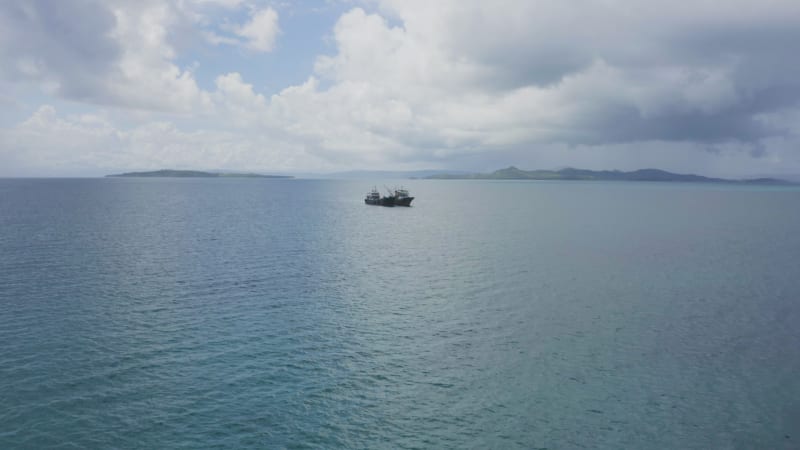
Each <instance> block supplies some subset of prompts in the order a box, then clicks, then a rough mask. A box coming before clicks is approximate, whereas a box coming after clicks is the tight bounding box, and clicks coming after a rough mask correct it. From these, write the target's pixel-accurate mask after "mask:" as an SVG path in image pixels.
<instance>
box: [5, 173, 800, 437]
mask: <svg viewBox="0 0 800 450" xmlns="http://www.w3.org/2000/svg"><path fill="white" fill-rule="evenodd" d="M402 182H403V183H404V184H405V186H406V187H407V188H409V189H410V190H411V193H412V195H416V196H417V199H416V200H415V201H414V206H413V207H412V208H382V207H374V206H367V205H364V203H363V195H364V194H365V193H366V191H368V190H369V189H370V188H371V187H372V186H373V185H378V186H381V185H382V184H384V183H386V184H394V182H387V181H385V180H376V181H375V182H371V181H369V182H363V181H359V182H354V181H324V180H260V179H65V180H58V179H40V180H24V179H18V180H8V179H7V180H0V448H3V449H6V448H50V447H54V448H55V447H57V448H109V447H122V448H205V447H230V448H240V447H259V448H283V447H286V448H481V449H483V448H548V449H562V448H565V449H570V448H609V449H621V448H654V449H656V448H658V449H668V448H669V449H690V448H691V449H710V448H741V449H781V448H785V449H796V448H800V189H798V188H768V187H738V186H732V185H731V186H724V185H693V184H659V183H652V184H648V183H625V182H621V183H600V182H596V183H582V182H491V181H434V180H430V181H428V180H405V181H402Z"/></svg>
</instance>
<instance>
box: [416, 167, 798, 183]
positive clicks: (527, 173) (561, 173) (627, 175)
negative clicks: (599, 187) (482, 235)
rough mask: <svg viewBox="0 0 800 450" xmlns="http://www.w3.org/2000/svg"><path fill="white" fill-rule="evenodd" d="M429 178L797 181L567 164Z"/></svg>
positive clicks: (702, 181)
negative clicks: (549, 168)
mask: <svg viewBox="0 0 800 450" xmlns="http://www.w3.org/2000/svg"><path fill="white" fill-rule="evenodd" d="M425 179H428V180H539V181H548V180H561V181H661V182H681V183H735V184H757V185H795V184H796V183H792V182H791V181H786V180H779V179H777V178H752V179H743V180H731V179H724V178H710V177H704V176H701V175H694V174H677V173H672V172H667V171H665V170H659V169H639V170H634V171H631V172H623V171H619V170H586V169H573V168H567V169H562V170H522V169H518V168H516V167H514V166H511V167H508V168H506V169H500V170H496V171H494V172H492V173H471V174H437V175H431V176H428V177H425Z"/></svg>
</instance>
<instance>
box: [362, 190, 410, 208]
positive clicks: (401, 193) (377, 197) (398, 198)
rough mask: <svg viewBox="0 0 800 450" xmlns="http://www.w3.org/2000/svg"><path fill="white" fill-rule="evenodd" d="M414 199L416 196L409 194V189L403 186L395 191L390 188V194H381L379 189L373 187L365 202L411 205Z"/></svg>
mask: <svg viewBox="0 0 800 450" xmlns="http://www.w3.org/2000/svg"><path fill="white" fill-rule="evenodd" d="M412 200H414V197H411V196H409V195H408V191H407V190H405V189H403V188H400V189H395V190H394V192H392V191H391V190H389V195H388V196H381V194H380V192H378V190H377V189H375V188H372V191H371V192H370V193H369V194H367V197H366V198H364V203H366V204H368V205H377V206H411V201H412Z"/></svg>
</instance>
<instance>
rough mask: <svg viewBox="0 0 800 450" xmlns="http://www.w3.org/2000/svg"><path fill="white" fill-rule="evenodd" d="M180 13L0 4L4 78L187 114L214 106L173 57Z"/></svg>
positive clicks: (94, 5) (145, 5) (136, 7)
mask: <svg viewBox="0 0 800 450" xmlns="http://www.w3.org/2000/svg"><path fill="white" fill-rule="evenodd" d="M177 20H178V15H177V14H176V10H175V8H174V7H173V6H171V5H169V4H165V3H161V2H155V1H143V2H135V3H131V2H123V1H108V2H99V1H93V0H74V1H69V2H67V1H59V2H51V1H45V0H34V1H30V2H28V1H24V2H23V1H9V2H2V4H0V60H1V61H2V62H3V64H0V76H2V77H3V78H5V79H6V80H10V81H14V82H23V83H28V84H30V83H34V84H36V85H38V86H39V88H40V89H41V90H42V91H43V92H44V93H46V94H52V95H56V96H58V97H61V98H66V99H70V100H77V101H81V102H86V103H93V104H99V105H109V106H118V107H123V108H139V109H151V110H162V111H176V112H187V111H196V110H198V109H203V108H205V107H207V106H208V99H207V98H205V96H204V94H203V92H202V91H201V90H200V89H199V88H198V86H197V83H196V82H195V80H194V77H193V76H192V73H191V72H190V71H189V70H185V69H181V68H179V67H178V66H176V65H175V64H174V63H173V62H172V60H173V59H174V57H175V52H174V50H173V49H172V47H171V46H170V44H169V42H168V36H169V29H170V27H173V26H174V25H175V24H176V21H177Z"/></svg>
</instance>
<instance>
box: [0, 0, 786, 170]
mask: <svg viewBox="0 0 800 450" xmlns="http://www.w3.org/2000/svg"><path fill="white" fill-rule="evenodd" d="M48 5H51V2H41V1H33V2H5V3H3V4H2V5H0V25H2V26H0V62H2V64H0V77H2V78H3V80H4V82H5V83H10V84H13V83H24V84H35V85H36V86H38V87H39V88H40V89H41V90H42V92H44V93H45V96H49V95H51V96H56V97H60V98H66V99H70V100H76V101H78V102H81V103H83V104H92V105H103V106H110V107H114V108H117V109H121V110H131V109H135V110H144V111H157V112H159V113H160V114H161V115H160V116H158V119H155V118H154V116H144V117H143V118H141V119H137V120H135V121H134V122H135V123H134V124H133V125H131V126H130V127H128V128H122V127H119V126H114V125H111V123H112V121H109V120H106V122H103V123H104V124H105V125H103V126H100V125H99V123H101V122H97V123H93V124H89V123H87V122H85V121H80V120H77V119H74V118H71V116H66V117H63V116H59V115H57V114H50V113H48V111H47V110H40V111H38V112H37V113H36V114H33V115H32V116H31V118H30V119H29V120H28V121H27V122H25V123H24V124H21V125H19V126H17V127H14V128H12V129H9V130H7V131H6V132H5V134H4V136H5V137H4V139H6V140H5V141H4V142H5V143H4V144H3V145H10V144H9V142H12V141H13V142H16V143H18V144H19V145H18V147H16V148H23V149H26V150H25V151H26V152H31V153H33V152H44V153H47V152H49V151H51V150H49V149H44V147H45V144H47V143H48V142H49V141H47V139H46V135H47V127H48V126H49V127H51V133H56V132H58V133H61V135H62V136H67V137H69V139H73V140H74V141H75V142H79V143H81V145H84V146H85V147H86V148H90V149H97V150H86V152H88V153H87V154H90V153H91V152H92V151H96V152H98V153H97V155H99V154H100V153H102V150H101V148H100V147H98V146H96V145H92V144H91V142H90V140H91V139H95V140H96V141H97V142H103V143H104V145H107V146H108V148H120V149H123V150H121V152H122V153H121V154H129V155H130V159H124V158H122V157H121V156H119V155H118V154H116V153H114V154H113V155H111V154H110V155H106V156H108V157H109V158H110V159H109V160H110V161H114V164H117V165H120V166H119V167H122V165H124V164H134V161H136V158H141V159H140V160H139V161H149V162H148V163H147V164H150V162H153V164H156V163H158V164H167V163H168V162H170V161H172V162H173V163H174V164H171V166H175V164H182V163H184V162H186V163H188V162H189V161H196V162H198V163H200V162H202V163H203V164H211V166H218V165H227V164H232V163H234V162H235V163H237V164H242V165H243V166H247V165H248V161H252V162H258V164H262V163H264V164H266V163H267V162H269V163H271V164H275V167H279V168H292V164H295V166H294V168H297V169H301V170H305V169H308V168H309V167H315V168H337V167H380V168H393V167H403V168H411V167H424V166H440V167H446V166H450V167H453V166H456V167H467V166H469V167H470V168H485V167H486V166H487V165H489V166H492V165H495V166H501V165H505V164H509V163H514V164H520V165H522V164H523V162H524V161H529V162H530V163H531V164H535V163H537V162H538V163H541V164H544V163H548V164H555V165H559V164H558V163H557V160H558V158H557V156H558V155H561V157H562V158H563V159H564V160H565V161H571V164H572V165H581V164H580V163H579V161H577V160H575V159H574V158H576V155H579V156H580V158H582V160H583V161H585V162H586V164H587V165H589V164H598V163H599V162H605V164H607V165H608V166H607V167H609V168H613V167H627V168H630V167H629V162H630V161H636V162H637V164H643V165H655V164H646V161H647V158H651V160H652V161H653V162H654V163H656V162H657V163H658V164H661V165H663V166H664V167H665V168H671V169H676V167H674V165H675V164H677V165H680V166H683V167H685V170H684V171H691V170H692V169H691V167H692V164H696V166H697V167H701V168H703V169H705V170H709V171H714V170H718V171H728V172H730V173H738V172H744V171H747V170H749V169H748V167H749V168H750V169H752V170H755V168H761V169H758V170H763V171H766V168H767V167H769V165H772V167H774V168H775V169H776V170H778V169H781V170H783V169H784V168H785V167H784V166H786V165H787V164H789V165H791V166H792V167H796V168H797V171H798V172H800V161H798V158H797V157H794V156H792V155H793V154H792V152H796V144H797V143H798V142H800V137H798V136H799V135H800V125H798V123H800V122H798V121H797V117H800V81H798V78H797V76H796V74H797V73H798V72H799V71H800V70H799V69H800V62H798V60H797V58H795V55H794V53H795V52H794V43H795V42H800V3H798V2H796V1H794V0H774V1H771V2H769V3H766V4H765V3H763V2H757V1H755V0H731V1H730V2H728V3H726V5H725V6H724V7H721V6H720V4H719V3H718V2H716V1H711V0H698V1H695V2H692V3H691V4H684V3H680V2H678V3H676V2H673V1H666V0H655V1H652V2H648V3H647V5H643V4H642V3H641V2H638V1H634V0H615V1H607V0H585V1H582V2H580V5H579V6H578V5H576V4H575V3H570V2H564V1H556V0H537V1H528V0H498V1H496V2H484V1H478V0H459V1H456V0H439V1H430V0H425V1H422V0H377V1H375V2H365V3H363V4H362V5H363V6H362V7H360V8H352V9H350V10H349V11H346V12H345V13H344V14H341V16H340V17H338V20H336V21H335V25H334V27H333V29H332V30H318V31H319V35H313V36H309V37H308V38H309V39H321V38H322V34H324V33H327V35H328V38H329V40H328V42H329V45H330V47H329V48H330V52H329V53H327V54H324V55H319V56H318V57H317V58H316V60H315V62H314V69H313V72H312V73H309V74H308V77H307V78H306V79H305V81H304V82H302V83H299V84H297V85H293V86H285V87H283V88H282V89H279V90H278V92H277V93H275V94H274V95H267V94H265V93H263V92H260V91H259V88H258V86H264V85H265V84H268V83H269V81H270V80H269V79H266V80H265V79H245V78H246V77H244V76H243V75H242V74H248V73H249V74H250V76H251V77H253V76H254V75H252V74H253V71H248V70H245V68H237V67H214V69H213V70H215V71H216V73H214V74H213V75H212V76H211V77H210V78H209V79H213V80H214V83H213V86H209V87H206V88H205V89H201V88H200V87H199V86H198V83H197V81H196V80H195V76H194V73H193V69H191V68H182V67H180V66H179V64H178V63H177V61H180V60H181V58H180V56H181V55H180V54H179V52H180V51H181V48H183V47H182V46H181V45H176V42H177V41H178V40H180V39H181V38H183V39H186V38H187V37H192V38H194V39H198V40H199V42H200V43H201V44H205V45H208V44H212V45H235V46H241V47H243V48H247V49H249V50H251V51H252V52H254V53H262V52H269V51H272V50H274V49H275V46H276V39H277V37H278V36H279V35H280V33H281V30H280V25H279V15H278V10H280V11H282V12H283V11H285V10H282V9H281V7H282V6H281V5H280V4H278V3H275V4H273V5H272V6H266V5H264V4H258V5H255V4H254V3H253V2H243V1H238V0H204V1H195V2H190V1H175V2H156V1H144V2H135V3H134V2H127V1H123V0H112V1H110V2H102V3H101V2H93V1H89V0H85V1H78V0H75V2H74V4H73V3H72V2H58V5H56V6H51V7H48ZM276 8H277V9H276ZM231 17H236V18H237V19H236V20H232V21H231V20H230V19H231ZM242 17H244V19H242ZM293 23H294V22H293ZM77 24H80V26H78V25H77ZM284 26H287V25H285V24H284ZM186 30H189V31H186ZM292 31H294V30H292ZM287 32H288V30H287ZM281 45H282V46H283V45H284V44H283V43H282V44H281ZM285 45H286V46H287V51H289V52H291V50H292V47H291V46H292V45H293V43H292V42H290V41H289V40H287V42H286V43H285ZM200 53H202V52H200ZM278 53H280V52H276V55H277V54H278ZM248 56H249V57H250V58H254V57H257V56H258V55H253V54H251V53H249V52H248ZM278 63H279V62H278ZM200 64H202V61H201V62H200ZM267 76H269V75H267ZM265 82H266V83H265ZM97 116H98V117H102V116H103V115H102V114H97ZM34 117H36V120H34ZM46 118H47V120H45V119H46ZM31 120H33V122H31ZM34 123H41V124H46V126H45V125H41V126H39V127H38V128H35V127H34ZM176 124H180V126H179V125H176ZM110 129H113V133H112V132H111V131H109V130H110ZM34 130H35V132H34ZM210 130H214V131H210ZM104 133H108V134H104ZM34 136H36V138H35V139H34ZM112 137H113V139H112ZM108 139H112V140H110V141H109V140H108ZM201 141H202V142H201ZM52 142H56V141H52ZM23 144H24V145H23ZM70 145H71V144H65V146H67V147H69V146H70ZM134 145H136V146H139V147H141V148H142V149H151V150H147V151H138V150H135V149H134ZM159 146H161V147H159ZM71 148H75V149H76V150H75V154H76V155H77V154H81V155H83V154H84V153H81V151H79V150H77V148H78V147H71ZM158 148H162V149H164V150H163V152H162V153H159V152H158V151H157V149H158ZM198 149H204V150H202V152H200V153H198ZM265 149H268V150H265ZM637 149H638V150H637ZM708 149H714V151H713V152H711V151H708ZM106 151H108V150H106ZM637 151H640V152H641V153H640V154H637V153H636V152H637ZM5 152H6V153H5V155H6V156H5V157H7V158H11V156H9V150H8V149H5ZM18 152H19V151H18ZM18 152H17V153H15V154H16V155H18V156H19V153H18ZM109 152H110V151H109ZM181 152H185V154H186V155H191V157H184V156H183V155H184V153H181ZM226 152H228V153H226ZM559 152H560V153H559ZM591 152H597V153H596V154H597V155H600V156H597V157H595V156H591V155H592V153H591ZM670 152H671V153H670ZM229 153H230V155H232V156H230V157H227V156H226V155H228V154H229ZM67 154H69V152H66V153H64V155H67ZM734 154H736V155H737V156H735V157H734V156H731V155H734ZM545 155H546V157H545ZM640 155H641V157H640ZM669 155H673V156H674V159H673V160H671V161H672V162H673V163H675V164H672V165H670V162H669V161H670V160H668V158H669ZM691 155H695V156H694V159H693V158H692V157H691ZM15 158H17V159H16V161H22V160H24V161H28V162H30V161H33V159H34V158H32V157H31V158H28V157H22V159H20V158H19V157H15ZM64 158H67V157H66V156H64ZM76 158H77V157H76ZM81 158H83V156H82V157H81ZM93 158H94V157H93ZM248 158H251V159H248ZM78 159H80V158H78ZM100 159H101V158H99V157H97V158H94V159H92V160H93V161H100ZM55 160H58V158H56V159H55ZM42 161H45V159H42ZM64 161H65V162H64V164H66V161H67V160H66V159H65V160H64ZM126 161H127V162H126ZM713 161H717V162H718V163H717V165H715V163H714V162H713ZM82 163H87V161H86V160H85V158H84V159H83V160H82ZM31 164H32V163H31ZM42 164H45V163H42ZM87 164H88V163H87ZM96 164H100V163H99V162H98V163H96ZM254 164H255V163H254ZM748 164H750V166H748ZM211 166H210V167H211ZM98 167H99V166H98ZM104 167H105V166H104Z"/></svg>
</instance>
